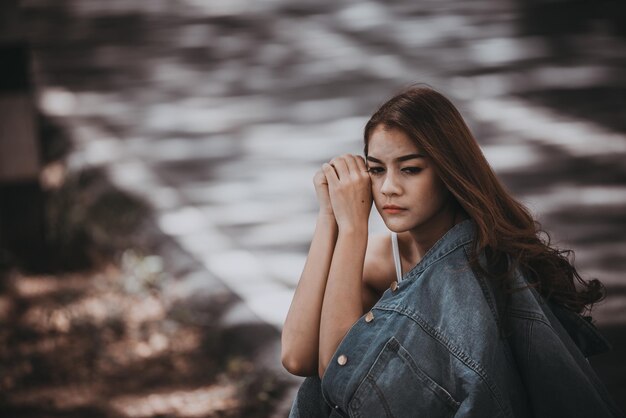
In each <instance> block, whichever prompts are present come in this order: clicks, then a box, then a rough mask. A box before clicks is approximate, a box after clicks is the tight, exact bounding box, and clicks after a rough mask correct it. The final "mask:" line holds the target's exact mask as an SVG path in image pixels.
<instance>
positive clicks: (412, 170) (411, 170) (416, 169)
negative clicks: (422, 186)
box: [402, 167, 422, 174]
mask: <svg viewBox="0 0 626 418" xmlns="http://www.w3.org/2000/svg"><path fill="white" fill-rule="evenodd" d="M402 171H404V172H405V173H408V174H417V173H419V172H420V171H422V169H421V168H420V167H404V168H403V169H402Z"/></svg>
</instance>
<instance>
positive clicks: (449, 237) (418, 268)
mask: <svg viewBox="0 0 626 418" xmlns="http://www.w3.org/2000/svg"><path fill="white" fill-rule="evenodd" d="M475 235H476V224H475V222H474V220H472V219H466V220H464V221H461V222H459V223H458V224H456V225H454V226H453V227H452V228H450V229H449V230H448V232H446V233H445V234H443V236H442V237H441V238H439V240H437V242H436V243H435V245H433V246H432V247H431V248H430V249H429V250H428V251H427V252H426V254H424V257H422V259H421V260H420V262H419V263H417V264H416V265H415V266H414V267H413V268H412V269H411V271H409V272H408V273H407V275H406V278H405V279H411V278H413V277H415V276H418V275H420V274H421V273H422V272H423V271H424V270H426V269H427V268H428V267H429V266H430V265H432V264H433V263H436V262H437V261H439V260H440V259H441V258H443V257H444V256H446V255H447V254H449V253H451V252H452V251H454V250H456V249H457V248H459V247H460V246H462V245H465V244H467V243H469V242H471V241H472V240H473V239H474V236H475Z"/></svg>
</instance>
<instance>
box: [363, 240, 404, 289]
mask: <svg viewBox="0 0 626 418" xmlns="http://www.w3.org/2000/svg"><path fill="white" fill-rule="evenodd" d="M395 279H396V270H395V265H394V262H393V250H392V248H391V234H390V233H389V232H387V233H376V234H371V235H370V236H369V237H368V240H367V251H366V252H365V262H364V264H363V281H364V282H365V283H366V284H367V285H369V286H370V287H371V288H372V289H374V290H376V291H377V292H379V293H382V292H384V291H385V290H386V289H387V288H389V285H390V284H391V282H392V281H394V280H395Z"/></svg>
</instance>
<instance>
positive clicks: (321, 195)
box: [313, 168, 335, 219]
mask: <svg viewBox="0 0 626 418" xmlns="http://www.w3.org/2000/svg"><path fill="white" fill-rule="evenodd" d="M313 184H314V185H315V194H316V195H317V201H318V202H319V204H320V212H319V213H320V215H325V216H330V217H332V218H333V219H335V215H334V214H333V207H332V205H331V203H330V196H329V194H328V180H326V174H325V173H324V169H323V168H321V169H319V170H318V172H317V173H315V176H314V177H313Z"/></svg>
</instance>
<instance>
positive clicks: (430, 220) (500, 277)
mask: <svg viewBox="0 0 626 418" xmlns="http://www.w3.org/2000/svg"><path fill="white" fill-rule="evenodd" d="M364 140H365V159H364V158H362V157H360V156H355V155H350V154H346V155H342V156H339V157H336V158H334V159H333V160H332V161H331V162H330V163H329V164H324V165H323V166H322V169H321V170H320V171H319V172H317V174H316V175H315V178H314V184H315V189H316V192H317V197H318V200H319V204H320V211H319V216H318V219H317V225H316V229H315V233H314V236H313V240H312V242H311V247H310V250H309V255H308V258H307V261H306V263H305V266H304V270H303V272H302V276H301V278H300V281H299V284H298V287H297V289H296V292H295V294H294V297H293V301H292V303H291V307H290V309H289V313H288V315H287V319H286V321H285V325H284V328H283V333H282V361H283V365H284V367H285V368H286V369H287V370H288V371H289V372H290V373H292V374H295V375H299V376H308V377H307V379H305V381H304V383H303V384H302V386H301V388H300V390H299V392H298V395H297V397H296V399H295V400H294V403H293V406H292V411H291V414H290V416H291V417H313V416H344V417H347V416H350V417H422V416H423V417H451V416H462V417H496V416H497V417H531V416H534V417H551V418H553V417H590V416H593V417H609V416H610V417H613V416H621V415H620V412H619V411H618V410H617V408H616V407H615V405H614V404H613V403H612V401H611V400H610V398H609V396H608V394H607V392H606V390H605V388H604V386H603V385H602V384H601V382H600V381H599V379H598V378H597V376H596V375H595V373H594V371H593V370H592V368H591V367H590V365H589V364H588V362H587V360H586V357H588V356H590V355H593V354H597V353H599V352H602V351H605V350H607V349H608V344H607V343H606V341H605V340H604V339H603V338H602V337H601V336H600V334H599V333H598V332H597V330H596V329H595V327H594V326H593V325H592V324H591V323H590V321H589V319H590V318H589V317H583V316H581V313H583V312H585V310H586V309H587V308H588V307H589V306H590V305H591V304H593V303H594V302H596V301H598V300H600V299H601V298H602V296H603V288H602V285H601V283H600V282H598V281H597V280H592V281H590V282H585V281H583V280H582V279H581V278H580V276H579V275H578V273H577V271H576V269H575V268H574V267H573V266H572V264H571V263H570V262H569V261H568V258H567V257H566V256H567V255H568V252H566V251H561V250H558V249H556V248H553V247H551V246H550V244H549V242H546V241H545V240H543V239H542V238H541V235H540V232H541V231H540V229H539V225H538V224H537V222H535V221H534V220H533V218H532V217H531V215H530V214H529V213H528V211H527V210H526V209H525V208H524V207H523V206H522V205H521V204H520V203H518V202H517V201H516V200H515V199H513V198H512V197H511V196H510V195H509V194H508V193H507V191H506V190H505V189H504V188H503V187H502V185H501V184H500V182H499V181H498V179H497V178H496V176H495V175H494V173H493V171H492V170H491V168H490V167H489V164H488V163H487V161H486V160H485V158H484V156H483V154H482V152H481V151H480V148H479V147H478V144H477V143H476V141H475V139H474V138H473V136H472V134H471V133H470V131H469V129H468V128H467V126H466V124H465V123H464V121H463V118H462V117H461V115H460V114H459V112H458V111H457V110H456V108H455V107H454V106H453V105H452V103H450V101H449V100H448V99H446V98H445V97H444V96H442V95H441V94H440V93H438V92H436V91H434V90H432V89H430V88H426V87H419V86H418V87H412V88H410V89H408V90H407V91H405V92H403V93H401V94H399V95H397V96H395V97H393V98H392V99H390V100H389V101H388V102H386V103H385V104H383V106H382V107H381V108H380V109H379V110H378V111H377V112H376V113H375V114H374V115H373V116H372V117H371V119H370V120H369V121H368V123H367V124H366V126H365V132H364ZM372 201H373V203H374V204H375V206H376V209H377V210H378V212H379V213H380V215H381V217H382V218H383V221H384V222H385V225H386V226H387V227H388V228H389V230H390V231H391V234H390V235H389V234H385V235H381V236H377V235H374V236H368V217H369V214H370V209H371V205H372Z"/></svg>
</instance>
